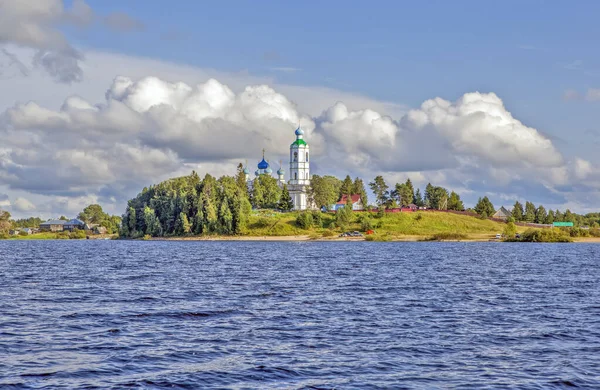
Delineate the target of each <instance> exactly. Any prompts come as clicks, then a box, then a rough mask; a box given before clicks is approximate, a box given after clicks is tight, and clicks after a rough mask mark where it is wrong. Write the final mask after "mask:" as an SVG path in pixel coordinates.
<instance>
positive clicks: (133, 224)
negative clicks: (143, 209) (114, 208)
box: [127, 207, 137, 236]
mask: <svg viewBox="0 0 600 390" xmlns="http://www.w3.org/2000/svg"><path fill="white" fill-rule="evenodd" d="M127 214H128V215H127V219H128V223H129V224H128V226H127V227H128V228H129V234H130V235H132V236H135V235H136V234H137V218H136V215H135V209H134V208H133V207H129V212H128V213H127Z"/></svg>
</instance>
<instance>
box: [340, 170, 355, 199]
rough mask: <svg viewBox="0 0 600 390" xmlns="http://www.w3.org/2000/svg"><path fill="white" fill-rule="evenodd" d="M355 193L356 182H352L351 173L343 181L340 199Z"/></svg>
mask: <svg viewBox="0 0 600 390" xmlns="http://www.w3.org/2000/svg"><path fill="white" fill-rule="evenodd" d="M353 193H354V183H352V178H351V177H350V175H347V176H346V177H345V178H344V181H342V186H341V187H340V199H341V198H342V196H344V195H352V194H353Z"/></svg>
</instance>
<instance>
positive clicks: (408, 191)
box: [402, 178, 415, 206]
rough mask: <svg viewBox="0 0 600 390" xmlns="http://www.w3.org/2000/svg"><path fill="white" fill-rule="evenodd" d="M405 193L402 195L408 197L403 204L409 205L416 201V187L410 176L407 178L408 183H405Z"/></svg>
mask: <svg viewBox="0 0 600 390" xmlns="http://www.w3.org/2000/svg"><path fill="white" fill-rule="evenodd" d="M404 187H405V188H404V193H403V194H402V195H404V198H405V199H406V202H407V203H406V204H405V203H404V201H403V202H402V205H403V206H408V205H409V204H412V203H414V200H415V187H414V186H413V184H412V181H410V178H408V179H406V183H404Z"/></svg>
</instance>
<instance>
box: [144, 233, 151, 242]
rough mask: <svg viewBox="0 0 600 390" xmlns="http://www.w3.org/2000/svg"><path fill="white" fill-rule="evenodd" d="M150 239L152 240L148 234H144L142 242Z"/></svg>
mask: <svg viewBox="0 0 600 390" xmlns="http://www.w3.org/2000/svg"><path fill="white" fill-rule="evenodd" d="M150 239H152V236H150V235H149V234H144V237H143V238H142V240H144V241H148V240H150Z"/></svg>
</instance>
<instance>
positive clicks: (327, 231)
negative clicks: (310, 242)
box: [323, 230, 335, 237]
mask: <svg viewBox="0 0 600 390" xmlns="http://www.w3.org/2000/svg"><path fill="white" fill-rule="evenodd" d="M333 236H335V233H334V232H332V231H331V230H325V231H324V232H323V237H333Z"/></svg>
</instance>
